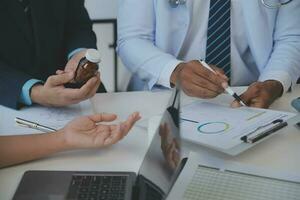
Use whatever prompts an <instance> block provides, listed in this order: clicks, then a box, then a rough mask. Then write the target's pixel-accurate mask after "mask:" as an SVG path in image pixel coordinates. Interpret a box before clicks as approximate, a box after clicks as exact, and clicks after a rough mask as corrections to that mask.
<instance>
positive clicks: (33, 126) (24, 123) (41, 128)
mask: <svg viewBox="0 0 300 200" xmlns="http://www.w3.org/2000/svg"><path fill="white" fill-rule="evenodd" d="M15 121H16V123H17V125H19V126H23V127H26V128H31V129H36V130H39V131H43V132H45V133H49V132H55V131H57V130H55V129H54V128H50V127H47V126H43V125H41V124H38V123H36V122H31V121H28V120H25V119H21V118H19V117H16V118H15Z"/></svg>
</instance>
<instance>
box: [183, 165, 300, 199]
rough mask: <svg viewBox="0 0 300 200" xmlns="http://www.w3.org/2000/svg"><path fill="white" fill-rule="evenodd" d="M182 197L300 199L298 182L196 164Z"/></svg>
mask: <svg viewBox="0 0 300 200" xmlns="http://www.w3.org/2000/svg"><path fill="white" fill-rule="evenodd" d="M183 199H184V200H192V199H194V200H217V199H228V200H229V199H230V200H241V199H247V200H264V199H272V200H283V199H285V200H288V199H294V200H296V199H300V183H296V182H292V181H284V180H278V179H275V178H267V177H261V176H256V175H251V174H244V173H239V172H234V171H220V170H219V169H215V168H211V167H206V166H201V165H199V166H198V168H197V169H196V172H195V174H194V175H193V178H192V181H191V182H190V183H189V185H188V187H187V189H186V191H185V193H184V198H183Z"/></svg>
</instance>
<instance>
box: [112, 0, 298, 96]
mask: <svg viewBox="0 0 300 200" xmlns="http://www.w3.org/2000/svg"><path fill="white" fill-rule="evenodd" d="M231 1H232V13H231V14H232V15H231V24H232V26H231V37H232V39H231V44H232V45H231V71H232V73H231V75H232V76H231V83H232V85H234V86H238V85H249V84H251V83H253V82H255V81H265V80H277V81H279V82H280V83H282V85H283V88H284V91H285V92H286V91H288V90H289V88H293V86H294V85H295V84H296V82H297V80H298V78H299V76H300V56H299V55H300V54H299V52H300V51H299V50H300V12H299V10H300V1H295V0H294V1H292V2H291V3H289V4H287V5H284V6H281V7H279V8H277V9H270V8H267V7H265V6H264V5H263V4H262V3H261V1H259V0H231ZM209 3H210V0H187V1H186V3H185V4H182V5H179V6H177V7H174V6H173V7H172V6H171V5H170V4H169V0H143V1H141V0H120V1H119V4H118V6H119V9H118V48H117V51H118V54H119V56H120V58H121V59H122V61H123V63H124V65H125V66H126V67H127V68H128V69H129V70H130V71H131V72H132V74H133V76H132V79H131V82H130V84H129V89H130V90H152V89H154V88H157V86H158V87H159V88H161V87H160V86H163V87H166V88H169V87H170V77H171V74H172V72H173V71H174V69H175V68H176V66H177V65H178V64H179V63H182V62H188V61H190V60H194V59H205V52H206V40H207V24H208V16H209Z"/></svg>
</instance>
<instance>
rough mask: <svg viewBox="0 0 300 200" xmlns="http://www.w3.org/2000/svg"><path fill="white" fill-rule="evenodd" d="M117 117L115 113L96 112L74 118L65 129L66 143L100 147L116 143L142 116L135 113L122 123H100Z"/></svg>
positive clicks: (77, 146) (73, 145)
mask: <svg viewBox="0 0 300 200" xmlns="http://www.w3.org/2000/svg"><path fill="white" fill-rule="evenodd" d="M116 118H117V116H116V115H114V114H95V115H90V116H85V117H79V118H77V119H74V120H73V121H71V122H70V123H69V124H67V125H66V127H65V128H64V129H63V132H64V137H65V140H66V143H67V144H68V145H70V146H71V148H100V147H105V146H109V145H112V144H115V143H117V142H118V141H119V140H121V139H122V138H123V137H124V136H126V135H127V134H128V132H129V131H130V129H131V128H132V126H133V125H134V123H135V122H136V121H138V120H139V119H140V116H139V113H133V114H131V115H130V116H129V117H128V118H127V120H126V121H124V122H122V123H120V124H112V125H111V124H110V125H105V124H98V123H100V122H112V121H114V120H115V119H116Z"/></svg>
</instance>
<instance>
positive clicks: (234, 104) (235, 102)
mask: <svg viewBox="0 0 300 200" xmlns="http://www.w3.org/2000/svg"><path fill="white" fill-rule="evenodd" d="M247 105H249V104H247ZM241 106H242V105H241V104H240V102H238V101H237V100H234V101H233V102H232V103H231V105H230V107H232V108H239V107H241Z"/></svg>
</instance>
